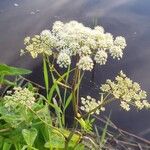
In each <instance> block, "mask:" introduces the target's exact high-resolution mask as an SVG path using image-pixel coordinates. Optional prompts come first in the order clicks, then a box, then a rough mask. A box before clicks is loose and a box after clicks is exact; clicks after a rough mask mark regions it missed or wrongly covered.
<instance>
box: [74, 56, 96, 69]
mask: <svg viewBox="0 0 150 150" xmlns="http://www.w3.org/2000/svg"><path fill="white" fill-rule="evenodd" d="M93 65H94V63H93V60H92V59H91V57H89V56H83V57H81V58H80V60H79V62H78V63H77V66H78V68H79V69H82V70H89V71H91V70H92V69H93Z"/></svg>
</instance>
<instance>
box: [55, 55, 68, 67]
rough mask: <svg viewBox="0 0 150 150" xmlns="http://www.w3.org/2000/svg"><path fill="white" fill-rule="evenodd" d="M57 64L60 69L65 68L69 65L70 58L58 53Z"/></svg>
mask: <svg viewBox="0 0 150 150" xmlns="http://www.w3.org/2000/svg"><path fill="white" fill-rule="evenodd" d="M57 64H58V65H59V66H60V67H61V68H63V67H64V68H67V67H68V66H69V65H70V64H71V59H70V56H69V55H68V54H67V53H65V52H60V53H59V55H58V58H57Z"/></svg>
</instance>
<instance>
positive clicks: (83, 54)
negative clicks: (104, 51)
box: [79, 45, 92, 56]
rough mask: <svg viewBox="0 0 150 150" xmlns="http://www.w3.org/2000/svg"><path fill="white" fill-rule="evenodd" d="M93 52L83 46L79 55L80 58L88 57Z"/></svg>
mask: <svg viewBox="0 0 150 150" xmlns="http://www.w3.org/2000/svg"><path fill="white" fill-rule="evenodd" d="M91 53H92V52H91V50H90V48H89V47H88V46H86V45H84V46H82V47H81V48H80V49H79V55H80V56H86V55H90V54H91Z"/></svg>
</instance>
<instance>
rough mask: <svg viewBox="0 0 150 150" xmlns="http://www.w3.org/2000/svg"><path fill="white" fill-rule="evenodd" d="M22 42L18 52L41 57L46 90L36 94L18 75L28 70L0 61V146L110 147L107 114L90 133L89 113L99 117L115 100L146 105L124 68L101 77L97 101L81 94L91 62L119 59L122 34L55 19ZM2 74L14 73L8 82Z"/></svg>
mask: <svg viewBox="0 0 150 150" xmlns="http://www.w3.org/2000/svg"><path fill="white" fill-rule="evenodd" d="M24 44H25V49H24V50H23V49H22V50H21V55H24V54H26V53H30V54H31V56H32V57H33V58H36V57H38V56H39V55H40V56H41V57H42V59H43V77H44V83H45V87H44V88H45V92H46V94H45V95H42V94H40V92H39V91H38V87H40V86H37V84H32V82H30V81H28V82H26V84H23V83H24V82H23V81H24V79H25V78H23V77H22V75H24V74H30V73H31V71H29V70H26V69H21V68H15V67H10V66H7V65H4V64H1V65H0V84H1V86H3V87H4V86H5V87H6V89H4V91H3V93H2V95H1V97H0V99H1V100H0V149H2V150H14V149H16V150H26V149H27V150H46V149H50V150H84V149H85V150H86V149H87V150H88V149H92V150H97V149H112V147H111V146H110V143H109V140H110V137H111V136H110V135H112V134H111V133H110V132H108V127H109V126H111V127H113V128H115V127H114V125H113V123H112V122H111V121H110V117H109V118H107V119H105V121H104V122H105V125H104V128H103V129H102V133H100V132H99V129H98V127H96V126H95V131H94V121H95V117H93V115H95V114H98V115H101V112H102V111H105V106H106V105H107V104H109V103H111V102H113V101H118V102H119V103H120V106H121V108H122V109H124V110H126V111H129V110H130V109H131V108H132V106H134V107H135V108H137V109H138V110H141V109H143V108H147V109H149V108H150V104H149V103H148V101H147V100H146V97H147V95H146V92H145V91H144V90H142V89H141V87H140V85H139V84H138V83H136V82H133V81H132V80H131V79H129V78H128V77H127V76H126V75H125V74H124V73H123V71H120V73H119V74H118V76H117V77H116V78H115V80H114V81H111V80H106V83H105V84H102V85H101V86H100V89H99V90H100V94H99V98H98V99H95V98H93V97H92V96H89V95H87V96H86V97H82V93H80V86H81V84H82V79H83V78H84V75H85V74H86V72H87V71H92V70H93V68H94V66H95V65H105V64H106V63H107V60H108V56H110V57H112V58H113V59H118V60H120V59H121V58H122V56H123V51H124V49H125V47H126V41H125V38H124V37H121V36H118V37H116V38H114V37H113V36H112V34H110V33H105V32H104V29H103V27H101V26H96V27H95V28H94V29H91V28H89V27H85V26H84V25H83V24H81V23H78V22H77V21H70V22H69V23H65V24H64V23H62V22H60V21H56V22H55V23H54V25H53V27H52V30H51V31H50V30H44V31H42V32H41V33H40V34H39V35H35V36H33V37H32V38H31V37H26V38H25V40H24ZM7 76H15V80H14V81H13V82H12V81H10V80H8V79H7ZM9 87H12V88H11V89H9ZM71 106H72V107H73V110H72V114H73V115H72V118H73V123H72V124H71V128H69V127H68V124H67V122H66V117H67V113H66V111H67V110H68V108H69V107H71ZM115 129H117V128H115ZM119 131H120V130H119ZM94 132H95V133H96V134H93V133H94ZM122 132H123V131H122ZM122 132H121V133H122ZM95 135H96V136H95Z"/></svg>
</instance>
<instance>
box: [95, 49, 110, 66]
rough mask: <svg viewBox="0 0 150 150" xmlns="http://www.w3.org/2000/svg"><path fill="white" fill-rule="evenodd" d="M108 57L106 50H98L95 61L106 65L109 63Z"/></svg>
mask: <svg viewBox="0 0 150 150" xmlns="http://www.w3.org/2000/svg"><path fill="white" fill-rule="evenodd" d="M107 57H108V55H107V53H106V52H105V51H104V50H98V51H97V53H96V55H95V57H94V60H95V61H96V63H98V64H100V65H105V64H106V62H107Z"/></svg>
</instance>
